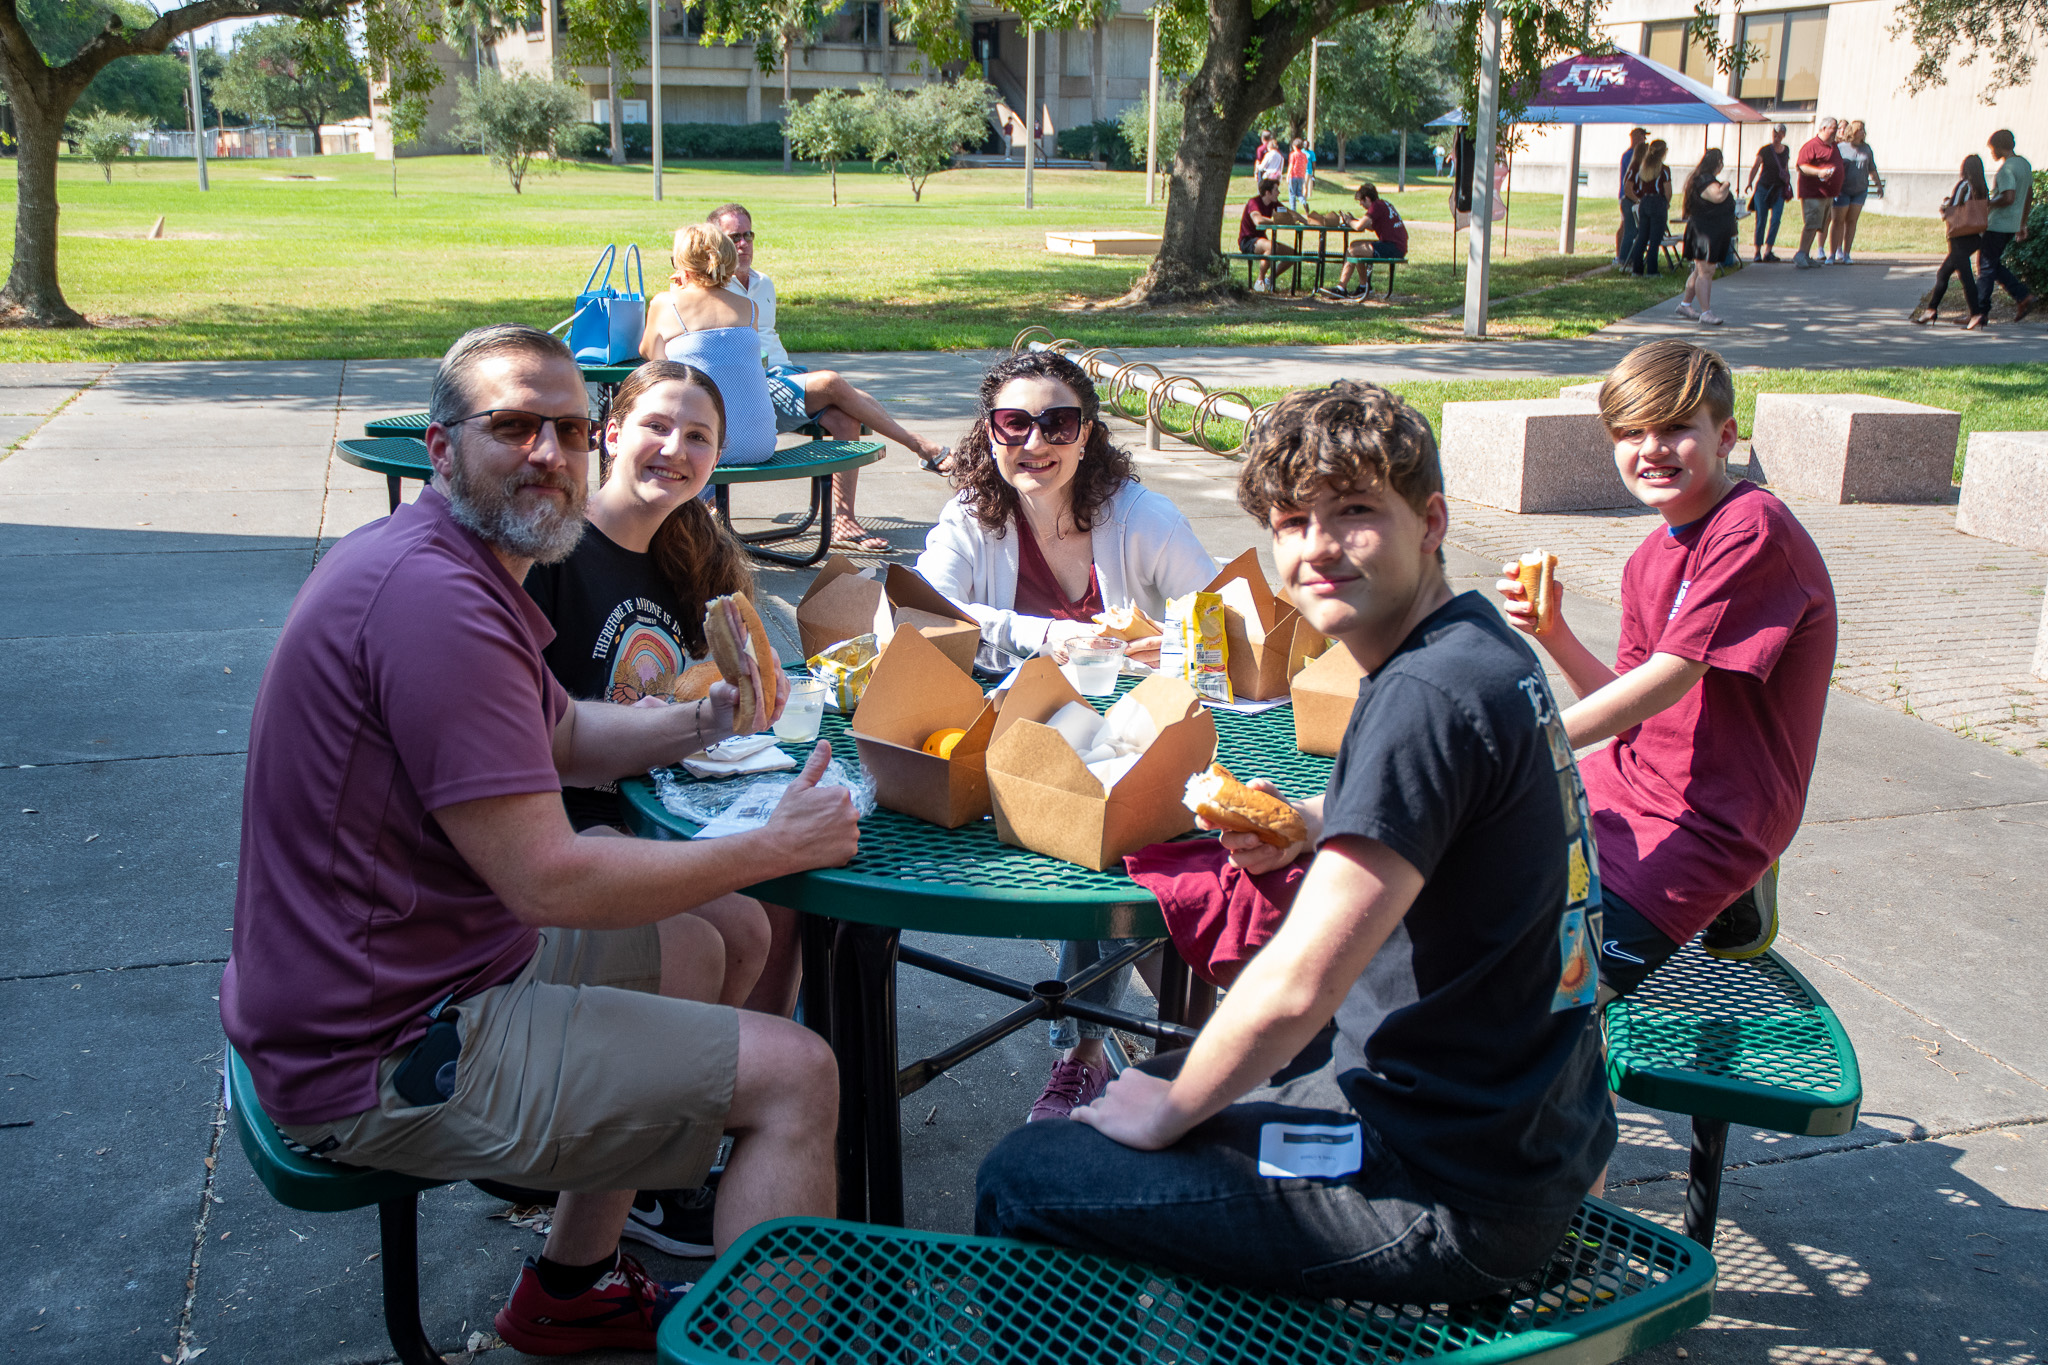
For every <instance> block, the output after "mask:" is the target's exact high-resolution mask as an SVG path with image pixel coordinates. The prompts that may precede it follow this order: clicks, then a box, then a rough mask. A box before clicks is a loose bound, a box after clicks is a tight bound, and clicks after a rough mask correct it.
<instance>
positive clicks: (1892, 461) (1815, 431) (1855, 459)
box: [1750, 393, 1963, 503]
mask: <svg viewBox="0 0 2048 1365" xmlns="http://www.w3.org/2000/svg"><path fill="white" fill-rule="evenodd" d="M1962 428H1963V419H1962V415H1961V414H1960V413H1954V412H1950V411H1948V410H1947V409H1946V408H1931V407H1928V406H1926V405H1925V404H1922V403H1905V402H1901V401H1900V400H1898V399H1896V398H1879V397H1877V396H1875V395H1874V394H1868V393H1760V394H1758V395H1757V398H1756V421H1755V423H1754V424H1753V426H1752V430H1751V432H1750V441H1751V445H1752V454H1751V457H1750V459H1751V466H1752V468H1753V469H1756V470H1757V471H1759V472H1760V473H1761V474H1762V475H1763V476H1764V478H1765V480H1766V481H1767V482H1768V483H1769V484H1770V486H1771V488H1772V490H1773V491H1775V492H1779V493H1796V494H1799V495H1801V496H1804V497H1811V498H1819V499H1821V500H1822V501H1825V502H1834V503H1845V502H1942V501H1945V500H1946V499H1947V497H1948V492H1949V488H1950V487H1951V485H1952V482H1953V476H1954V472H1955V463H1956V438H1957V437H1958V436H1959V435H1961V434H1962Z"/></svg>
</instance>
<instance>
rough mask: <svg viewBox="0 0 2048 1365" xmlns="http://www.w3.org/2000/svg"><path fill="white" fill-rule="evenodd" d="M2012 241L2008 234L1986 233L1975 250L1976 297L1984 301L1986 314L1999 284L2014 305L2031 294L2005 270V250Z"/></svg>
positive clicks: (2010, 234)
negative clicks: (2010, 297) (2003, 287)
mask: <svg viewBox="0 0 2048 1365" xmlns="http://www.w3.org/2000/svg"><path fill="white" fill-rule="evenodd" d="M2012 239H2013V234H2012V233H2010V232H1987V233H1985V234H1984V236H1983V237H1982V239H1981V240H1982V242H1983V245H1982V246H1980V247H1978V248H1977V295H1978V297H1979V298H1981V299H1983V300H1984V307H1985V310H1986V311H1987V312H1988V311H1989V310H1990V308H1991V298H1992V294H1993V292H1994V291H1995V290H1996V288H1997V286H1999V285H2001V284H2002V285H2004V286H2005V292H2006V293H2008V294H2010V295H2012V301H2013V302H2014V303H2018V302H2020V301H2021V300H2022V299H2024V298H2026V297H2027V295H2028V294H2029V293H2031V292H2033V291H2031V290H2029V289H2028V288H2027V287H2026V285H2024V284H2022V283H2021V282H2020V281H2019V280H2018V279H2017V278H2015V277H2014V275H2013V273H2012V272H2011V271H2010V270H2007V269H2006V268H2005V249H2006V248H2007V247H2008V246H2011V245H2012Z"/></svg>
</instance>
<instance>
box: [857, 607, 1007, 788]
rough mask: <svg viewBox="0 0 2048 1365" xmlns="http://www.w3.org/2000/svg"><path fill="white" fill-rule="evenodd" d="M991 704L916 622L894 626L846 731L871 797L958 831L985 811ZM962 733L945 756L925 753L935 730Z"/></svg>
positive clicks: (992, 716)
mask: <svg viewBox="0 0 2048 1365" xmlns="http://www.w3.org/2000/svg"><path fill="white" fill-rule="evenodd" d="M995 723H996V707H995V704H994V703H993V702H990V701H988V700H986V699H985V698H984V697H983V696H982V695H981V688H980V687H979V686H977V685H976V684H975V681H974V679H973V678H971V677H969V676H968V675H967V674H965V673H962V672H961V671H960V670H959V669H957V668H955V667H954V666H953V663H952V661H951V660H950V659H948V658H947V657H946V656H945V654H944V653H942V652H941V651H940V649H939V647H938V646H937V645H936V644H934V643H932V641H930V640H928V639H926V638H925V637H924V635H923V634H922V633H921V632H920V631H919V630H918V628H917V627H916V626H913V625H904V626H899V627H897V629H896V634H895V636H894V638H892V639H891V640H890V641H889V648H888V649H886V650H884V651H883V652H882V657H881V659H880V660H879V661H877V662H876V664H875V671H874V674H873V676H872V677H870V678H869V679H868V690H867V691H866V692H865V693H863V694H862V696H861V699H860V705H859V706H858V707H856V708H854V712H853V720H852V724H851V726H850V728H851V729H852V731H853V742H854V746H855V747H856V748H858V749H859V750H860V763H861V766H862V767H863V768H866V769H867V770H868V773H869V775H871V776H872V777H873V778H874V779H875V800H876V801H877V802H879V803H880V804H881V805H883V806H885V807H887V808H888V809H890V810H894V811H901V812H903V813H904V814H905V815H915V816H916V817H917V818H918V819H920V820H929V821H931V822H932V823H933V824H935V825H942V826H944V827H945V828H947V829H958V828H959V827H960V826H962V825H965V824H971V823H972V822H974V821H976V820H979V819H981V817H982V816H984V815H987V814H988V813H989V796H988V773H987V771H986V768H985V758H986V755H987V751H988V744H989V738H990V735H991V734H992V732H993V731H994V729H995ZM954 726H958V727H959V728H960V729H962V730H965V731H966V732H967V734H966V735H965V736H964V737H963V738H962V739H961V740H960V742H959V743H958V744H956V745H954V746H953V756H952V757H951V758H940V757H939V756H938V755H937V754H928V753H926V752H925V751H924V742H925V741H926V740H927V739H929V738H931V735H932V732H933V731H935V730H944V729H949V728H951V727H954Z"/></svg>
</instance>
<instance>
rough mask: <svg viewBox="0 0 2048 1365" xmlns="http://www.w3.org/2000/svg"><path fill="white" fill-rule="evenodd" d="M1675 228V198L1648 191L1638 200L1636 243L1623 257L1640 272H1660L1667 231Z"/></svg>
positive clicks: (1646, 273) (1629, 266)
mask: <svg viewBox="0 0 2048 1365" xmlns="http://www.w3.org/2000/svg"><path fill="white" fill-rule="evenodd" d="M1670 230H1671V201H1670V200H1668V199H1666V198H1665V197H1664V196H1663V195H1661V194H1646V195H1644V196H1643V197H1642V198H1641V199H1638V200H1637V201H1636V235H1635V246H1634V248H1633V250H1632V251H1631V252H1630V254H1629V255H1628V256H1626V257H1624V258H1623V259H1624V260H1626V261H1627V262H1628V268H1629V269H1630V270H1631V271H1633V272H1634V273H1635V274H1638V275H1660V274H1662V273H1663V269H1662V267H1661V266H1660V265H1659V262H1660V261H1661V260H1662V259H1663V251H1664V234H1665V233H1667V232H1669V231H1670Z"/></svg>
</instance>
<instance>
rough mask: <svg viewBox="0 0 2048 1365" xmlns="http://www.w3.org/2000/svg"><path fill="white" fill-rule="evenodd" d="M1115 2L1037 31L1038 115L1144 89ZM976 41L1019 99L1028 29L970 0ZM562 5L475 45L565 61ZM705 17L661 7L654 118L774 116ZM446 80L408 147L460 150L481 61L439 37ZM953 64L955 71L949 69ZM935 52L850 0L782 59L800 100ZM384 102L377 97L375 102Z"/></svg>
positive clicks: (1125, 8)
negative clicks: (458, 96) (1073, 24)
mask: <svg viewBox="0 0 2048 1365" xmlns="http://www.w3.org/2000/svg"><path fill="white" fill-rule="evenodd" d="M1120 3H1121V6H1122V8H1121V9H1120V10H1119V11H1118V12H1116V13H1114V14H1112V15H1111V16H1110V17H1109V18H1108V19H1107V20H1106V21H1105V22H1103V23H1102V24H1100V25H1097V26H1095V27H1093V28H1089V29H1081V30H1077V31H1073V32H1040V33H1036V34H1033V35H1031V36H1030V40H1029V41H1031V42H1034V43H1036V44H1038V48H1039V51H1038V94H1039V106H1040V110H1041V117H1050V119H1051V122H1052V124H1053V126H1054V127H1055V128H1058V129H1064V128H1070V127H1074V126H1076V125H1079V124H1086V123H1091V122H1094V121H1095V120H1098V119H1105V118H1114V117H1115V116H1116V115H1117V113H1118V112H1119V111H1120V110H1122V109H1123V108H1124V107H1126V106H1127V105H1131V104H1137V103H1141V102H1142V101H1143V100H1144V98H1145V90H1146V79H1147V74H1148V71H1149V69H1150V63H1151V55H1152V21H1151V20H1150V19H1149V18H1147V17H1146V15H1145V4H1146V3H1147V0H1120ZM966 17H967V20H968V22H969V23H970V24H971V25H972V33H973V47H974V52H975V55H976V57H977V58H978V59H979V60H980V61H981V64H982V67H983V69H984V72H985V74H986V77H987V80H988V82H989V83H990V84H991V85H993V86H995V88H996V90H997V92H998V94H999V95H1000V96H1001V98H1002V100H1003V101H1004V103H1006V104H1008V105H1009V106H1010V107H1012V108H1014V109H1022V108H1023V107H1024V84H1025V65H1026V53H1027V47H1026V41H1027V40H1026V36H1025V33H1024V31H1023V27H1022V25H1021V24H1020V23H1019V21H1018V19H1017V17H1016V16H1015V15H1014V14H1011V13H1009V12H1008V11H1005V10H1002V9H999V8H996V7H994V6H989V5H980V4H970V5H968V6H967V8H966ZM561 29H562V11H561V5H560V3H559V0H552V2H551V3H549V4H547V5H545V6H540V7H537V8H536V9H535V10H534V11H533V12H532V14H531V17H530V18H529V19H528V20H527V22H526V24H525V25H524V26H523V27H519V28H515V29H513V30H512V31H511V32H510V33H508V34H506V35H505V37H504V38H502V39H500V40H499V41H498V42H497V43H495V44H492V45H489V46H488V47H487V48H486V50H485V51H484V53H483V55H482V61H483V62H484V63H485V64H488V65H490V66H493V67H495V68H496V69H498V70H500V71H505V72H510V71H513V70H516V69H519V68H525V69H529V70H538V71H551V70H556V69H558V68H560V67H561V66H562V63H561V60H560V54H561V51H562V45H561V41H560V38H561ZM702 39H703V17H702V15H700V14H696V13H692V12H688V11H685V10H684V9H682V8H681V6H679V5H677V4H675V3H673V0H669V3H666V4H664V6H663V7H662V10H661V70H662V89H661V106H662V118H663V119H664V120H665V121H666V122H669V123H734V124H738V123H763V122H766V123H779V122H781V120H782V73H781V70H780V68H778V69H777V70H776V71H775V72H773V73H770V74H765V75H764V74H763V73H762V71H761V70H760V67H759V65H758V64H757V63H756V61H755V53H754V47H753V45H752V44H751V43H743V44H737V45H734V46H729V47H728V46H725V45H723V44H711V45H706V44H704V42H703V41H702ZM436 57H437V59H439V60H440V63H441V67H442V83H441V87H440V89H439V90H437V91H436V93H435V96H434V102H433V112H432V114H431V116H430V118H429V121H428V131H427V135H426V137H425V138H424V139H423V140H422V141H421V142H420V143H419V144H418V145H417V147H416V148H408V149H407V150H408V152H411V151H414V150H417V151H419V152H447V151H456V150H460V149H459V148H458V147H457V146H456V145H455V144H454V142H453V139H452V136H451V134H450V133H449V131H448V130H449V128H450V126H451V124H452V120H453V106H454V100H455V89H456V82H457V81H459V80H466V79H469V78H470V77H471V76H472V74H473V72H474V69H475V67H476V65H477V59H476V58H475V56H474V55H473V54H466V53H459V52H456V51H455V50H453V49H449V48H440V49H437V52H436ZM569 70H570V71H571V73H572V75H573V78H574V79H576V80H578V81H580V82H582V84H583V85H584V86H585V87H586V88H587V89H588V90H589V93H590V101H591V114H590V117H591V121H592V122H594V123H605V122H608V121H609V120H610V116H611V111H610V106H609V104H608V101H609V100H610V98H611V96H612V91H611V86H610V78H609V74H608V73H607V71H606V70H605V68H604V67H601V66H577V67H571V68H569ZM947 74H951V73H947ZM651 75H652V70H651V67H650V66H649V64H648V62H647V60H646V57H645V54H644V53H643V56H642V58H641V60H640V61H639V63H637V64H636V65H635V67H634V68H633V69H632V70H631V71H627V72H622V73H621V79H620V86H621V89H622V90H625V89H627V88H630V90H631V93H630V94H627V95H624V96H623V97H622V99H621V101H620V118H621V121H622V122H626V123H645V122H647V121H648V119H649V117H650V107H651V101H650V99H649V93H650V92H649V89H648V85H649V82H650V79H651ZM937 75H938V73H936V72H934V71H933V69H932V66H931V63H930V62H929V61H928V60H926V58H925V57H924V55H923V54H922V53H920V52H919V51H918V50H917V49H916V48H915V47H914V46H912V45H910V44H908V43H905V42H902V41H899V40H898V39H897V38H896V36H895V35H894V34H893V33H892V32H891V31H890V29H889V25H888V23H887V20H886V16H885V14H884V11H883V8H882V6H881V4H879V3H877V0H850V2H849V3H847V4H845V5H842V6H841V7H840V9H839V10H837V11H836V12H835V13H833V14H832V15H831V16H830V17H829V18H828V19H827V20H826V21H825V23H824V24H823V25H822V26H821V27H820V29H819V30H818V32H817V33H816V34H814V35H812V38H811V40H810V41H809V42H806V43H804V44H803V45H801V46H799V47H798V48H796V49H795V51H794V53H793V56H792V60H791V62H790V94H791V98H793V99H795V100H797V101H802V100H805V99H808V98H810V96H812V95H813V94H815V93H817V92H818V91H820V90H825V89H835V88H836V89H845V90H853V89H857V88H859V87H860V86H861V85H864V84H866V83H867V82H869V81H873V80H881V81H884V82H886V83H887V84H888V85H890V86H891V87H892V88H895V89H910V88H912V87H914V86H916V85H918V84H921V83H923V82H925V81H928V80H932V79H936V78H937ZM378 108H379V109H381V106H378ZM390 154H391V146H390V135H389V131H388V129H386V127H385V125H384V123H383V121H382V119H381V117H380V118H378V120H377V155H378V156H379V157H380V158H383V157H388V156H390Z"/></svg>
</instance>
